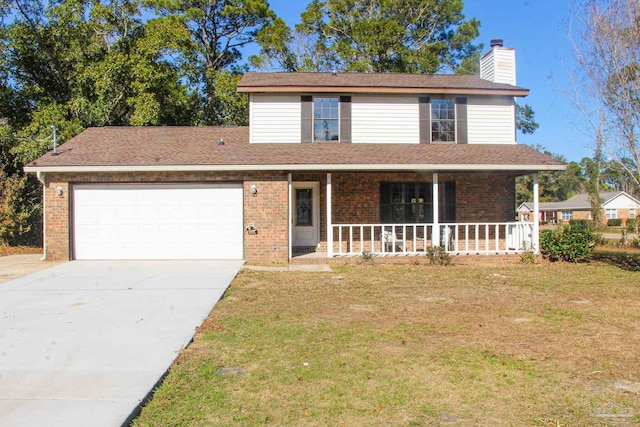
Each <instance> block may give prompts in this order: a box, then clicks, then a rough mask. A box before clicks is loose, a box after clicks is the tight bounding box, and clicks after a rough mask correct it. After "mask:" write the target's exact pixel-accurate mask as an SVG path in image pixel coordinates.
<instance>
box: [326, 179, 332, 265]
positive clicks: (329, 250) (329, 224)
mask: <svg viewBox="0 0 640 427" xmlns="http://www.w3.org/2000/svg"><path fill="white" fill-rule="evenodd" d="M326 196H327V256H328V257H329V258H333V225H332V222H331V174H330V173H327V195H326Z"/></svg>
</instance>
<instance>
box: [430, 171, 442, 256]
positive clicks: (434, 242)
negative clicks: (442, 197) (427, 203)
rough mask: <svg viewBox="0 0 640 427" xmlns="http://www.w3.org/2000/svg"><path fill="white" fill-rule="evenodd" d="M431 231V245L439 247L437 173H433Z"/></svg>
mask: <svg viewBox="0 0 640 427" xmlns="http://www.w3.org/2000/svg"><path fill="white" fill-rule="evenodd" d="M432 194H433V231H432V232H431V243H432V245H433V246H440V224H439V223H440V215H439V214H440V212H439V210H440V206H438V205H439V203H438V200H439V197H438V173H437V172H434V173H433V191H432Z"/></svg>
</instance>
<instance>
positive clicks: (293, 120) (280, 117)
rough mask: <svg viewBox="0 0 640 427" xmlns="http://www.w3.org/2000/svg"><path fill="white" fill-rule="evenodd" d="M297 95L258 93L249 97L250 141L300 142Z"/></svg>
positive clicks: (299, 111)
mask: <svg viewBox="0 0 640 427" xmlns="http://www.w3.org/2000/svg"><path fill="white" fill-rule="evenodd" d="M301 114H302V112H301V104H300V96H299V95H258V94H253V95H251V97H250V98H249V126H250V129H251V131H250V132H251V136H250V138H251V140H250V142H251V143H300V141H301V140H302V138H301V120H302V119H301Z"/></svg>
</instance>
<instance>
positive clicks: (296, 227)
mask: <svg viewBox="0 0 640 427" xmlns="http://www.w3.org/2000/svg"><path fill="white" fill-rule="evenodd" d="M319 188H320V185H319V184H318V183H317V182H294V183H293V185H292V192H293V197H292V206H291V221H292V223H293V224H291V225H292V229H293V233H292V236H293V242H292V244H293V246H313V247H315V246H317V245H318V242H319V241H320V240H319V236H320V213H319V212H318V210H319V209H318V208H319V206H320V203H319V194H318V193H319Z"/></svg>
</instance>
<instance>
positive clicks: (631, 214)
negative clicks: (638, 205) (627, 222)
mask: <svg viewBox="0 0 640 427" xmlns="http://www.w3.org/2000/svg"><path fill="white" fill-rule="evenodd" d="M629 219H636V210H635V209H631V210H630V211H629Z"/></svg>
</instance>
